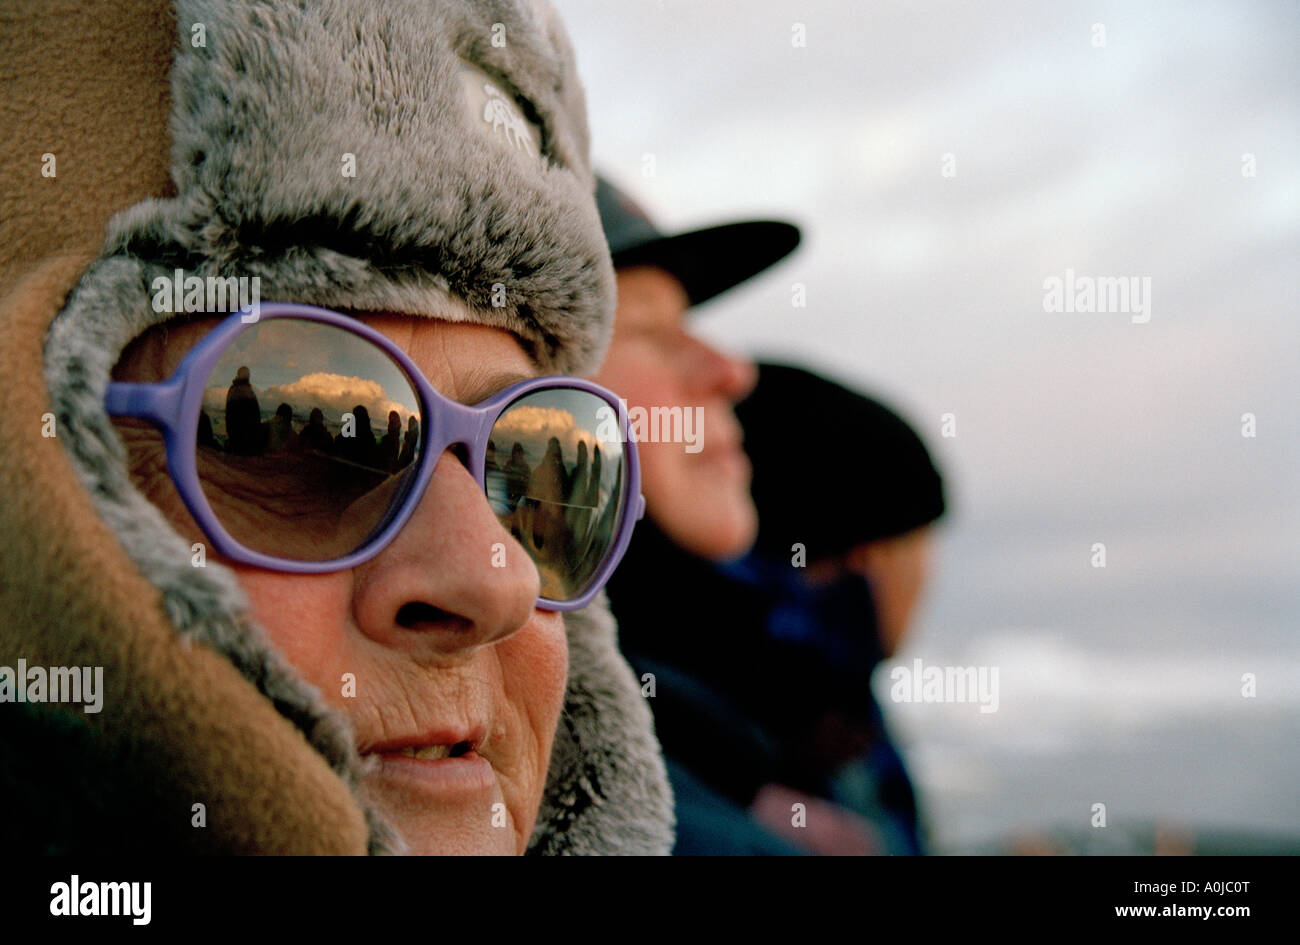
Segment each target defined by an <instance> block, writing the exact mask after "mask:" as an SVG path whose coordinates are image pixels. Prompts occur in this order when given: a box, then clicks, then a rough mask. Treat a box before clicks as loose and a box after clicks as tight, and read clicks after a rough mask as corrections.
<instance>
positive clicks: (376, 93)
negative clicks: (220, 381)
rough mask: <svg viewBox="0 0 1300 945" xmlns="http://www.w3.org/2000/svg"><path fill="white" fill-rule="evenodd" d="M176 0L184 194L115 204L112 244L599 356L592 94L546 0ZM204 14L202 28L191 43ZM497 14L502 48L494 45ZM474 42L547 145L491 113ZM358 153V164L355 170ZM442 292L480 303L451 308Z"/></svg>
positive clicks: (280, 290) (561, 360)
mask: <svg viewBox="0 0 1300 945" xmlns="http://www.w3.org/2000/svg"><path fill="white" fill-rule="evenodd" d="M176 7H177V26H178V32H179V34H180V44H179V48H178V50H177V53H176V58H175V61H174V64H173V67H172V120H171V135H172V175H173V178H174V181H175V184H176V188H177V196H176V197H174V198H169V199H153V200H146V201H143V202H142V203H140V204H138V205H136V206H135V207H132V208H130V209H129V210H127V211H125V212H123V213H121V214H119V215H118V216H117V217H116V218H115V219H114V221H113V223H112V225H111V227H110V231H109V238H108V243H107V245H106V247H105V254H106V255H112V254H118V253H121V254H124V255H131V256H137V257H142V258H145V259H149V260H152V261H155V262H158V263H160V264H162V265H163V266H164V267H179V268H183V269H185V270H186V271H187V273H188V274H194V275H199V276H204V277H206V276H213V275H220V276H240V277H243V276H247V277H253V276H257V277H259V278H260V279H261V286H262V298H263V299H264V300H276V301H296V302H309V303H314V304H319V305H328V306H332V307H334V308H350V309H356V310H369V311H393V312H399V313H402V314H408V315H425V316H433V317H442V318H471V319H473V320H474V321H477V322H481V323H484V324H489V325H496V326H499V327H502V328H506V329H508V330H510V331H513V332H515V333H516V334H517V335H519V336H520V337H522V338H523V339H525V340H526V341H528V342H529V343H530V344H531V345H532V346H533V353H534V356H535V357H536V359H537V361H538V363H539V364H541V365H542V367H543V368H544V369H545V370H548V371H556V372H559V373H578V374H581V373H588V372H589V371H590V370H592V369H594V368H595V367H596V366H597V365H598V364H599V361H600V358H601V356H602V355H603V353H604V349H605V346H606V344H607V342H608V336H609V332H610V330H611V326H612V324H613V305H614V275H613V268H612V265H611V263H610V260H609V249H608V247H607V245H606V243H605V238H604V234H603V231H602V230H601V226H600V219H599V216H598V215H597V212H596V207H595V202H594V200H593V197H592V194H593V192H594V178H593V177H592V174H591V169H590V167H589V165H588V163H587V161H588V158H587V129H586V118H585V111H584V107H583V106H584V102H583V93H582V89H581V86H580V84H579V83H578V81H577V77H576V75H574V74H573V58H572V51H571V49H570V48H569V42H568V39H567V37H566V35H565V33H564V31H563V29H562V28H561V27H560V25H559V22H558V20H557V19H556V18H555V15H554V13H553V11H552V10H551V8H550V6H549V4H529V3H522V2H503V0H497V2H472V3H471V2H464V0H459V2H458V0H384V2H383V3H359V2H357V0H318V2H313V3H310V4H307V3H299V2H289V0H269V2H268V0H261V2H253V0H178V2H177V4H176ZM194 23H202V24H204V26H205V38H206V43H207V45H206V46H205V47H200V48H195V47H193V46H192V45H191V42H190V28H191V25H192V24H194ZM495 24H500V25H501V27H502V28H503V32H499V33H498V35H501V36H503V37H504V40H505V45H504V46H494V45H492V39H493V36H494V31H493V26H494V25H495ZM359 37H365V38H366V39H361V38H359ZM462 61H466V62H470V63H473V64H474V65H476V66H478V67H480V68H481V69H483V71H485V72H486V73H488V74H489V75H490V76H492V77H494V79H496V80H497V81H498V82H499V84H500V85H501V86H503V88H504V90H505V91H506V93H507V94H509V95H510V96H511V97H512V99H513V100H514V102H515V103H516V104H517V105H518V106H519V107H520V109H521V111H522V113H523V114H524V115H526V116H530V117H532V118H533V119H535V124H536V125H537V126H538V127H540V129H541V152H542V157H543V160H540V161H538V160H522V159H521V155H520V153H518V152H517V151H516V149H515V148H513V147H510V146H509V145H508V144H503V142H502V140H501V139H500V136H498V135H495V134H492V133H490V130H485V128H484V127H483V126H484V121H483V117H482V115H481V114H479V113H477V112H475V111H473V110H472V109H471V108H470V107H469V105H468V103H467V100H466V98H465V90H464V88H463V86H462V84H461V79H460V68H461V63H462ZM505 77H509V81H508V82H507V80H506V79H505ZM345 154H352V155H354V156H355V160H356V176H355V177H345V176H344V175H343V164H342V161H343V155H345ZM498 285H499V286H501V287H502V289H501V290H499V292H498V295H497V298H496V299H494V286H498ZM500 292H504V304H503V305H500V306H496V305H494V304H493V303H494V301H502V299H501V297H500ZM449 296H451V297H454V298H455V299H459V300H461V301H463V302H464V303H467V304H468V306H469V312H460V313H457V312H456V311H451V310H449V305H448V297H449Z"/></svg>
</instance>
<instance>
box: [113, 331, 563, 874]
mask: <svg viewBox="0 0 1300 945" xmlns="http://www.w3.org/2000/svg"><path fill="white" fill-rule="evenodd" d="M362 320H363V321H365V322H366V323H368V324H369V325H371V326H372V327H374V328H376V329H377V330H379V331H381V332H383V333H384V334H386V335H387V336H388V337H390V338H391V339H393V341H395V342H396V343H397V344H398V345H399V346H400V347H401V348H402V349H403V350H405V351H406V352H407V353H408V354H409V355H410V356H411V358H412V359H413V360H414V361H415V363H416V364H417V365H418V366H419V368H420V370H421V371H423V372H424V373H425V375H426V376H427V377H428V378H429V380H430V382H431V383H432V384H433V385H434V386H435V387H436V388H437V389H438V390H439V391H440V392H442V393H443V394H445V395H446V396H448V397H449V398H451V399H454V400H459V401H461V402H463V403H474V402H477V401H479V400H482V399H483V398H484V397H486V396H488V395H489V394H492V393H494V392H495V391H497V390H499V389H501V388H503V387H505V386H507V385H508V384H510V383H513V382H514V381H517V380H520V379H522V378H524V377H531V376H533V375H535V374H536V373H537V372H536V369H535V367H534V366H533V364H532V361H531V360H530V359H529V358H528V356H527V355H526V354H525V353H524V351H523V350H522V349H521V348H520V346H519V345H518V344H517V342H516V341H515V339H514V338H513V336H511V335H510V334H508V333H506V332H504V331H500V330H498V329H494V328H488V327H486V326H482V325H468V324H457V323H450V322H441V321H435V320H431V319H416V318H405V317H395V316H394V317H390V316H382V317H380V316H375V317H365V318H363V319H362ZM213 324H215V321H211V320H210V321H207V322H203V323H196V324H193V325H182V326H176V325H171V326H168V328H167V331H166V332H165V334H164V333H163V332H160V331H158V330H155V331H152V332H150V333H149V334H147V335H146V336H145V337H144V338H143V339H141V340H140V341H139V342H137V343H135V344H133V345H132V347H131V348H130V349H129V350H128V352H127V354H125V355H124V356H123V359H122V361H121V362H120V363H119V365H118V368H117V370H115V372H114V376H115V377H116V378H117V379H119V380H138V381H150V380H161V379H162V378H164V377H167V376H170V374H171V373H172V371H174V370H175V367H176V365H177V364H178V363H179V361H180V358H181V357H182V356H183V355H184V353H185V351H187V350H188V349H189V348H190V347H191V346H192V345H193V344H194V342H196V341H197V340H198V339H199V338H201V337H202V336H203V335H204V334H205V333H206V332H207V330H209V329H210V328H211V327H212V325H213ZM119 428H120V429H122V432H123V436H124V438H125V439H126V440H127V442H128V447H129V448H130V451H131V466H132V477H133V479H134V481H135V483H136V485H137V486H138V487H139V488H140V489H141V490H142V491H143V492H144V494H145V495H146V496H148V497H149V498H150V499H151V501H153V502H154V503H155V504H156V505H158V506H159V507H160V508H161V509H162V510H163V511H164V513H165V514H167V515H168V517H169V518H170V520H171V521H172V522H173V523H174V524H175V525H176V526H177V527H178V529H179V530H180V531H181V534H183V535H185V536H187V537H188V536H193V539H192V540H194V541H202V540H203V537H202V533H201V531H200V530H199V528H198V526H197V525H196V524H195V523H194V521H193V520H192V519H191V518H190V516H189V514H188V512H187V511H186V509H185V507H184V505H183V504H182V503H181V500H180V497H179V495H177V493H176V490H175V488H174V486H173V485H172V482H171V479H170V477H169V476H168V475H167V473H166V471H165V464H164V463H163V462H162V446H161V440H160V439H159V438H158V437H157V435H156V434H155V433H153V432H152V431H149V430H137V428H133V427H129V426H128V427H119ZM496 542H504V543H505V545H506V547H507V553H506V555H505V556H504V558H505V562H506V566H505V567H499V566H494V565H499V564H500V563H501V556H499V555H494V554H493V551H492V546H493V544H494V543H496ZM511 552H513V553H511ZM223 563H225V564H227V565H228V566H230V567H231V568H232V569H233V570H234V571H235V573H236V575H237V576H238V579H239V582H240V584H241V585H242V586H243V588H244V590H245V591H246V592H247V594H248V598H249V601H250V602H251V605H252V609H253V616H254V617H255V618H256V620H257V621H258V622H259V623H261V625H262V626H263V627H265V628H266V630H267V632H268V633H269V634H270V636H271V638H272V641H273V642H274V644H275V645H276V647H277V648H278V649H279V650H280V651H281V652H282V653H283V654H284V655H285V656H286V657H287V658H288V660H289V661H290V662H291V663H292V664H293V665H294V666H295V667H296V668H297V670H298V671H299V672H300V673H301V674H302V675H303V676H304V677H305V678H306V679H307V680H308V681H309V682H311V683H313V684H314V685H316V686H317V687H318V688H319V689H320V690H321V692H322V693H323V694H324V696H325V698H326V699H327V700H328V701H329V702H330V703H332V704H333V705H334V706H335V707H337V708H338V709H340V710H342V711H343V712H345V713H346V714H347V716H348V717H349V718H350V719H351V721H352V724H353V727H354V730H355V733H356V738H357V747H358V749H359V750H360V751H361V753H362V754H363V756H365V757H366V758H367V759H368V760H370V761H372V762H373V766H372V770H371V772H370V773H369V774H368V775H367V777H366V780H365V789H366V792H367V794H368V796H369V797H370V798H371V800H372V803H373V804H374V805H375V806H376V807H377V808H378V809H379V810H380V811H381V812H382V813H383V814H384V815H385V816H386V817H387V819H388V820H389V822H390V823H392V824H393V825H394V826H395V827H396V828H397V829H398V830H399V831H400V832H401V834H402V836H403V838H404V839H405V840H406V842H407V844H408V845H409V846H410V848H411V850H412V852H416V853H505V854H515V853H522V852H523V850H524V848H525V846H526V845H527V842H528V838H529V835H530V834H531V832H532V829H533V824H534V821H535V819H536V817H537V811H538V807H539V804H540V802H541V797H542V790H543V788H544V787H545V783H546V771H547V765H548V761H549V759H550V752H551V742H552V739H553V737H554V733H555V727H556V723H557V721H558V719H559V713H560V708H561V705H562V703H563V698H564V686H565V678H566V675H567V670H568V650H567V646H566V642H565V636H564V624H563V621H562V618H561V616H560V614H559V613H556V612H547V611H541V610H537V609H535V607H534V603H535V601H536V598H537V594H538V576H537V570H536V568H535V566H534V565H533V564H532V562H531V560H530V559H529V557H528V555H527V553H526V552H525V551H524V550H523V549H522V548H520V547H519V546H518V545H517V543H516V542H515V540H514V539H513V538H512V537H511V535H510V534H509V532H507V531H506V530H505V529H503V528H502V526H501V524H500V523H499V522H498V520H497V518H496V516H495V515H494V514H493V512H492V510H491V508H490V506H489V505H488V502H487V499H486V497H485V496H484V494H483V490H482V489H481V488H479V486H478V484H477V483H476V482H475V481H474V477H473V476H472V475H470V473H469V472H468V471H467V470H466V469H465V467H464V466H463V465H461V463H460V462H459V461H458V460H457V458H456V457H455V456H454V455H453V454H452V453H450V452H448V453H445V454H443V456H442V457H440V459H439V461H438V465H437V466H436V468H435V471H434V475H433V479H432V481H431V482H430V485H429V489H428V492H427V493H426V494H425V496H424V498H423V500H422V501H421V502H420V504H419V506H418V508H417V509H416V512H415V514H414V516H413V517H412V518H411V520H410V521H409V522H408V523H407V524H406V526H405V527H404V528H403V529H402V532H401V533H400V534H399V535H398V537H397V538H396V539H395V540H394V541H393V542H392V543H391V544H390V545H388V546H387V547H386V548H385V549H384V550H383V551H381V552H380V553H379V554H378V555H376V556H375V557H374V558H372V559H371V560H370V561H368V562H366V563H365V564H363V565H360V566H359V567H356V568H353V569H352V570H349V571H339V572H335V573H332V574H322V575H295V574H283V573H279V572H274V571H265V570H260V569H256V568H251V567H247V566H243V565H238V564H234V563H232V562H228V561H225V562H223ZM353 679H354V680H355V685H350V684H348V683H347V682H346V681H347V680H353ZM345 691H346V692H348V693H349V695H344V693H345ZM353 691H355V695H351V694H350V693H352V692H353ZM466 748H468V749H469V751H468V752H466ZM413 751H414V752H417V753H418V754H417V755H416V756H414V757H412V754H413ZM452 751H454V752H455V753H456V755H457V757H446V756H447V755H448V753H449V752H452ZM419 755H424V756H425V757H419ZM440 756H442V757H440Z"/></svg>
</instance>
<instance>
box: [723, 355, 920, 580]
mask: <svg viewBox="0 0 1300 945" xmlns="http://www.w3.org/2000/svg"><path fill="white" fill-rule="evenodd" d="M736 415H737V416H738V417H739V419H740V422H741V425H742V426H743V427H744V429H745V450H746V452H747V453H749V457H750V459H751V461H752V462H753V465H754V480H753V494H754V502H755V504H756V505H757V507H758V520H759V533H758V543H757V545H756V548H757V550H758V551H760V552H763V553H767V554H772V555H790V554H792V550H791V549H792V546H793V545H795V544H796V543H801V544H803V546H804V548H805V549H806V552H807V560H808V561H815V560H817V559H819V558H825V557H830V556H835V555H840V554H843V553H844V552H847V551H848V550H849V549H851V548H853V547H855V546H857V545H860V544H863V543H865V542H869V541H874V540H877V539H882V538H891V537H894V536H896V535H901V534H903V533H904V532H908V531H911V530H912V529H914V528H919V527H920V526H922V525H926V524H929V523H930V522H933V521H934V520H935V519H937V518H939V516H941V515H942V514H943V512H944V498H943V479H942V477H941V476H940V475H939V471H938V470H937V469H936V468H935V465H934V462H933V461H932V460H931V458H930V454H929V452H928V451H927V450H926V448H925V444H924V443H922V442H921V438H920V437H919V436H918V435H917V433H916V431H915V430H913V429H912V427H911V426H910V425H909V424H908V423H907V421H905V420H904V419H903V418H902V417H900V416H898V414H896V413H894V411H892V410H890V409H889V408H888V407H886V406H885V405H884V404H882V403H880V402H879V401H877V400H873V399H872V398H870V397H866V396H863V395H862V394H859V393H856V392H855V391H851V390H848V389H847V388H845V387H842V386H840V385H839V384H836V383H833V382H832V381H828V380H826V379H825V378H822V377H819V376H817V375H815V374H812V373H811V372H809V371H805V370H803V369H801V368H797V367H792V366H789V365H782V364H760V365H759V376H758V384H757V386H756V387H755V388H754V391H753V393H752V394H751V395H750V396H749V397H748V398H746V399H745V400H744V401H743V402H742V403H740V404H738V405H737V407H736Z"/></svg>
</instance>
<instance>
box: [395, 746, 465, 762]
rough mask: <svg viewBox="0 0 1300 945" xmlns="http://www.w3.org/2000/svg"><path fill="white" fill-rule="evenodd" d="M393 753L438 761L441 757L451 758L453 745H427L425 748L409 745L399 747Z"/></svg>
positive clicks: (405, 756)
mask: <svg viewBox="0 0 1300 945" xmlns="http://www.w3.org/2000/svg"><path fill="white" fill-rule="evenodd" d="M393 754H394V755H401V756H402V757H404V758H420V759H422V760H424V761H436V760H438V759H439V758H450V757H451V746H450V745H425V746H424V747H423V748H414V747H412V746H407V747H406V748H399V749H397V750H396V751H395V752H393Z"/></svg>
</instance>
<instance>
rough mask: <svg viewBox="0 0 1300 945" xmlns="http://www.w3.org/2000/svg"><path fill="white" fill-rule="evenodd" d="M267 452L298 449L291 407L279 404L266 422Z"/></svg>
mask: <svg viewBox="0 0 1300 945" xmlns="http://www.w3.org/2000/svg"><path fill="white" fill-rule="evenodd" d="M266 448H267V452H270V453H283V452H288V451H296V450H297V449H298V434H297V433H294V432H293V408H292V407H290V406H289V405H288V404H281V405H280V406H278V407H276V408H275V416H274V417H272V418H271V420H270V423H269V424H268V432H267V439H266Z"/></svg>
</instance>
